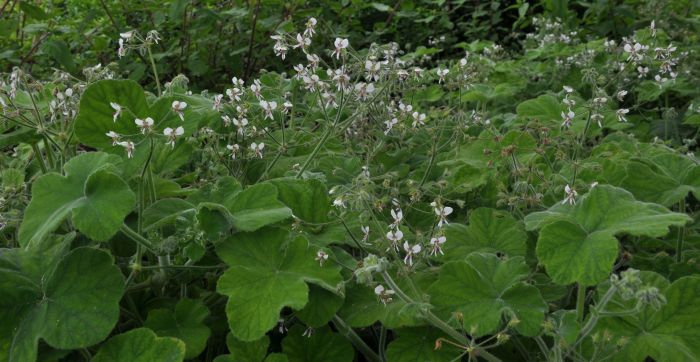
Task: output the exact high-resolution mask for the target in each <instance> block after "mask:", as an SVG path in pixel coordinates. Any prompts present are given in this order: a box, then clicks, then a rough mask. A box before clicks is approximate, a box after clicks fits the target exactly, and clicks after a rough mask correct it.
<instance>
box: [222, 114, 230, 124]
mask: <svg viewBox="0 0 700 362" xmlns="http://www.w3.org/2000/svg"><path fill="white" fill-rule="evenodd" d="M221 120H222V121H224V127H228V126H230V125H231V123H232V121H231V117H229V116H227V115H225V114H224V115H223V116H221Z"/></svg>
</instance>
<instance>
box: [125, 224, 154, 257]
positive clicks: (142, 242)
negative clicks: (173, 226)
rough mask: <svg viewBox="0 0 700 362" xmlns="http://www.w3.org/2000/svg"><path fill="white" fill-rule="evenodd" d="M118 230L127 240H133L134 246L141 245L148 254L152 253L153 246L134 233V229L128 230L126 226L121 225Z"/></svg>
mask: <svg viewBox="0 0 700 362" xmlns="http://www.w3.org/2000/svg"><path fill="white" fill-rule="evenodd" d="M119 230H121V232H122V233H124V235H126V236H127V237H128V238H129V239H131V240H133V241H134V242H135V243H136V244H138V245H141V246H142V247H144V248H146V250H148V251H150V252H153V244H151V241H150V240H148V239H146V238H144V237H143V236H141V235H140V234H139V233H137V232H136V231H134V229H132V228H130V227H129V226H128V225H127V224H122V226H121V228H120V229H119Z"/></svg>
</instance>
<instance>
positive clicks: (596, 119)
mask: <svg viewBox="0 0 700 362" xmlns="http://www.w3.org/2000/svg"><path fill="white" fill-rule="evenodd" d="M603 119H605V117H604V116H603V115H602V114H600V113H593V114H592V115H591V120H592V121H594V122H596V123H598V127H600V128H603Z"/></svg>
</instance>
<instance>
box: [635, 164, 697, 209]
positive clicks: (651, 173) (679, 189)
mask: <svg viewBox="0 0 700 362" xmlns="http://www.w3.org/2000/svg"><path fill="white" fill-rule="evenodd" d="M626 171H627V177H625V178H624V180H623V181H622V185H621V186H622V187H624V188H625V189H627V190H629V191H630V192H632V193H633V194H634V196H636V197H637V198H638V199H640V200H643V201H648V202H655V203H658V204H661V205H664V206H666V207H670V206H672V205H674V204H677V203H678V202H679V201H680V200H683V199H684V198H685V197H686V196H687V195H688V193H690V192H692V193H693V195H694V196H695V198H696V199H700V166H698V165H697V164H696V163H695V162H693V161H692V160H691V159H689V158H688V157H685V156H683V155H680V154H674V153H670V152H668V153H667V152H664V153H661V154H656V155H654V156H652V157H650V159H647V158H645V159H643V160H642V159H640V160H632V161H630V162H629V163H628V164H627V167H626Z"/></svg>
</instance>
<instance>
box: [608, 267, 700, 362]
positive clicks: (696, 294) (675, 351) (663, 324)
mask: <svg viewBox="0 0 700 362" xmlns="http://www.w3.org/2000/svg"><path fill="white" fill-rule="evenodd" d="M641 277H642V281H643V282H644V283H645V284H647V285H651V286H654V287H657V288H658V289H659V291H660V292H661V294H663V295H664V296H665V297H666V301H667V303H666V304H665V305H663V306H662V307H661V308H660V309H659V310H654V309H653V308H652V307H651V306H647V307H644V308H643V310H642V312H641V313H639V314H635V315H632V316H625V317H610V318H602V319H601V320H600V321H599V322H598V324H597V325H596V331H606V333H609V334H611V338H612V339H613V340H618V339H619V338H625V343H624V345H623V346H622V348H621V349H620V350H619V352H617V353H616V354H615V355H614V357H613V361H643V360H645V359H647V358H650V359H652V360H655V361H669V362H683V361H697V360H700V344H698V341H699V340H700V278H699V277H697V276H691V277H683V278H680V279H678V280H676V281H675V282H673V284H670V285H669V283H668V281H666V280H665V279H663V277H661V276H659V275H658V274H655V273H651V272H643V273H642V275H641ZM608 287H609V284H605V285H603V286H601V287H600V289H601V293H604V292H605V290H606V289H607V288H608ZM601 295H602V294H601ZM633 303H634V301H623V300H621V298H620V297H619V296H617V297H615V298H613V302H612V303H609V306H615V305H620V306H624V307H628V308H629V307H632V304H633ZM608 309H609V310H610V309H612V310H615V309H614V307H613V308H611V307H609V308H608ZM594 333H595V331H594Z"/></svg>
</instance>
